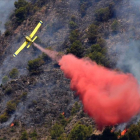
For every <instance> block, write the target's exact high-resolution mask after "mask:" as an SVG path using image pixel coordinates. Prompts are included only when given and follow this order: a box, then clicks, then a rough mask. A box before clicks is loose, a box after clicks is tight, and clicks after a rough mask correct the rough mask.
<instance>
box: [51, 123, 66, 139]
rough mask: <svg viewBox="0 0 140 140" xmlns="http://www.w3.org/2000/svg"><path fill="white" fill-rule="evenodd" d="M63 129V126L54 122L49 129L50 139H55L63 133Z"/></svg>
mask: <svg viewBox="0 0 140 140" xmlns="http://www.w3.org/2000/svg"><path fill="white" fill-rule="evenodd" d="M63 131H64V128H63V127H62V126H61V125H60V124H58V123H55V124H54V126H53V127H52V129H51V133H50V134H51V137H52V139H56V138H57V137H60V135H61V134H62V133H63Z"/></svg>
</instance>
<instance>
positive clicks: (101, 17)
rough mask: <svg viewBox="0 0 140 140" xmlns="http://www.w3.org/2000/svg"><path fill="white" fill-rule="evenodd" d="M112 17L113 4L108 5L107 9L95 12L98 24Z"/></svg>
mask: <svg viewBox="0 0 140 140" xmlns="http://www.w3.org/2000/svg"><path fill="white" fill-rule="evenodd" d="M113 16H114V4H109V6H108V7H105V8H101V9H99V10H97V11H96V12H95V18H96V20H97V21H99V22H105V21H108V20H109V19H110V18H112V17H113Z"/></svg>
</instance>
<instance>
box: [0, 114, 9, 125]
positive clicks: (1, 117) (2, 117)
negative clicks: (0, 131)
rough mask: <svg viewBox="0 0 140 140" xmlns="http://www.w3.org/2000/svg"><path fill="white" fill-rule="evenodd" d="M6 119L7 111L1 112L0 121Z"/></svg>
mask: <svg viewBox="0 0 140 140" xmlns="http://www.w3.org/2000/svg"><path fill="white" fill-rule="evenodd" d="M7 120H8V115H7V113H6V112H5V113H3V114H2V115H0V122H1V123H3V122H6V121H7Z"/></svg>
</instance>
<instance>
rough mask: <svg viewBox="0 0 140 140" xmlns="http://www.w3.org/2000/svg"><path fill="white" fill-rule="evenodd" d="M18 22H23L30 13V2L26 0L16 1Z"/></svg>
mask: <svg viewBox="0 0 140 140" xmlns="http://www.w3.org/2000/svg"><path fill="white" fill-rule="evenodd" d="M14 5H15V8H16V9H15V16H16V22H17V23H18V24H21V23H22V22H23V21H24V20H25V19H26V17H27V14H28V2H27V1H26V0H18V1H16V2H15V3H14Z"/></svg>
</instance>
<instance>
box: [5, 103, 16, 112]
mask: <svg viewBox="0 0 140 140" xmlns="http://www.w3.org/2000/svg"><path fill="white" fill-rule="evenodd" d="M15 110H16V104H15V103H12V101H9V102H8V103H7V106H6V112H7V114H11V113H13V112H14V111H15Z"/></svg>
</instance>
